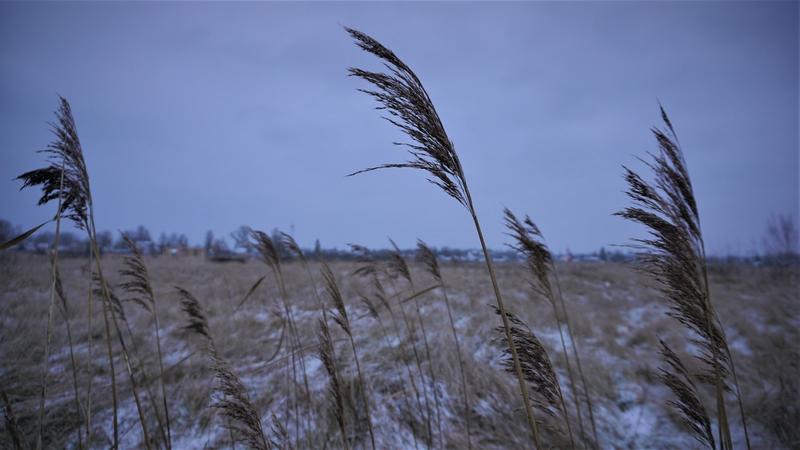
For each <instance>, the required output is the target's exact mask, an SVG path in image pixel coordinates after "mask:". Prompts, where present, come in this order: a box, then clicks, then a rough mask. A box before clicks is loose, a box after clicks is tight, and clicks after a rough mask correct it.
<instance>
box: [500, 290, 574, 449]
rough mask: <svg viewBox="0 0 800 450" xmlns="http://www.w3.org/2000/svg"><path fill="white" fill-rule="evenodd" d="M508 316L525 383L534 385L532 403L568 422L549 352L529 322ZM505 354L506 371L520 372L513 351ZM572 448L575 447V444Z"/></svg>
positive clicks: (507, 350) (504, 350)
mask: <svg viewBox="0 0 800 450" xmlns="http://www.w3.org/2000/svg"><path fill="white" fill-rule="evenodd" d="M492 308H493V309H494V312H495V313H496V314H500V309H499V308H497V307H496V306H493V307H492ZM506 317H507V318H508V322H509V323H510V324H511V336H512V338H513V339H512V342H513V343H514V348H516V351H517V355H518V356H519V361H520V365H521V366H522V373H523V375H524V376H525V381H526V382H527V383H528V385H529V386H530V390H529V395H530V397H531V401H532V402H533V403H535V404H537V405H538V406H539V408H540V409H541V410H542V411H543V412H545V413H547V415H550V416H555V415H556V413H560V414H561V415H562V417H563V418H564V419H566V416H567V407H566V404H565V402H564V395H563V394H562V393H561V385H560V384H559V382H558V376H557V375H556V371H555V370H554V369H553V364H552V362H551V361H550V356H549V355H548V354H547V350H546V349H545V348H544V345H542V342H541V341H540V340H539V338H537V337H536V335H535V334H534V333H533V332H532V331H531V329H530V328H529V327H528V326H527V325H526V324H525V322H523V321H522V320H520V319H519V318H518V317H517V316H516V315H514V314H513V313H511V312H507V313H506ZM496 331H497V333H498V334H501V335H502V334H504V333H505V330H503V329H502V328H500V327H498V328H496ZM503 344H505V342H503ZM502 354H503V356H504V359H503V365H504V366H505V369H506V371H508V372H509V373H514V372H515V371H516V369H515V368H514V364H513V361H512V360H511V358H510V355H511V348H509V347H507V346H505V345H503V351H502ZM565 422H566V420H565ZM570 438H571V437H570ZM572 447H573V448H574V447H575V445H574V442H573V445H572Z"/></svg>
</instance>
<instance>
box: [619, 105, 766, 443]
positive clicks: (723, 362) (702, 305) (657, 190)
mask: <svg viewBox="0 0 800 450" xmlns="http://www.w3.org/2000/svg"><path fill="white" fill-rule="evenodd" d="M660 112H661V118H662V120H663V121H664V124H665V125H666V129H664V130H661V129H659V128H653V129H652V132H653V134H654V135H655V138H656V140H657V142H658V146H659V151H658V153H657V154H650V156H651V161H650V162H645V164H646V165H647V167H648V168H649V169H650V170H652V171H653V175H654V181H653V182H652V183H650V182H647V181H645V180H644V179H643V178H642V177H641V176H639V175H638V174H637V173H636V172H634V171H632V170H630V169H628V168H627V167H624V166H623V168H624V170H625V180H626V181H627V183H628V191H627V194H628V196H629V197H630V198H631V200H632V203H633V206H630V207H628V208H625V209H624V210H622V211H621V212H618V213H616V214H617V215H619V216H621V217H623V218H625V219H628V220H631V221H633V222H637V223H640V224H642V225H644V226H645V227H646V228H647V229H648V230H649V232H650V236H649V238H646V239H635V240H634V242H635V243H634V244H632V245H631V246H632V247H633V248H635V249H637V251H638V252H639V259H640V262H641V265H640V267H641V270H642V271H644V272H645V273H646V274H648V275H650V276H651V277H652V278H653V279H654V280H656V281H657V282H658V285H659V289H660V291H661V292H662V293H663V295H664V296H665V297H666V299H667V302H668V304H669V307H670V312H669V315H670V316H672V317H674V318H675V319H677V320H678V321H679V322H680V323H682V324H683V325H684V326H686V327H687V328H688V329H689V330H691V332H692V333H693V334H694V335H695V336H696V338H695V339H693V341H694V342H695V343H696V344H697V345H698V346H699V351H698V352H697V353H696V354H695V357H697V358H698V359H699V360H700V361H702V363H703V364H704V366H705V368H706V369H705V373H703V374H701V375H700V379H701V380H708V381H710V382H711V383H712V384H713V386H714V389H715V393H716V404H717V428H718V442H719V445H720V446H721V448H722V449H730V448H732V446H733V443H732V439H731V433H730V427H729V424H728V416H727V411H726V407H725V392H726V389H728V387H727V382H726V378H727V376H728V374H729V372H730V373H731V374H732V375H733V381H734V386H735V388H736V394H737V400H738V403H739V412H740V414H741V419H742V426H743V428H744V433H745V439H746V442H747V447H748V448H750V438H749V435H748V432H747V420H746V416H745V414H744V407H743V405H742V398H741V392H740V390H739V383H738V380H737V378H736V369H735V367H734V364H733V360H732V358H731V353H730V349H729V348H728V344H727V341H726V338H725V333H724V330H723V328H722V325H721V323H720V321H719V317H718V316H717V313H716V311H715V310H714V307H713V304H712V303H711V292H710V289H709V283H708V270H707V266H706V256H705V244H704V241H703V234H702V231H701V227H700V215H699V213H698V208H697V201H696V199H695V196H694V190H693V187H692V182H691V179H690V178H689V172H688V170H687V168H686V162H685V160H684V157H683V151H682V149H681V146H680V143H679V141H678V138H677V135H676V134H675V130H674V129H673V127H672V123H671V122H670V120H669V117H668V116H667V113H666V112H665V111H664V109H663V108H661V107H660ZM679 412H681V413H682V414H684V413H685V411H682V410H681V411H679ZM687 420H689V421H692V420H693V419H691V418H687Z"/></svg>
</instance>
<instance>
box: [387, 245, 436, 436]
mask: <svg viewBox="0 0 800 450" xmlns="http://www.w3.org/2000/svg"><path fill="white" fill-rule="evenodd" d="M389 242H390V243H391V245H392V250H390V251H389V260H388V261H387V266H388V269H389V273H390V274H391V275H393V276H395V277H396V276H399V277H401V278H403V279H404V280H406V282H407V283H408V286H409V287H410V288H411V297H413V299H414V311H415V312H416V313H417V323H418V324H419V329H420V332H422V345H424V348H425V358H426V359H427V360H428V372H430V376H431V388H432V390H433V404H434V407H435V408H436V429H437V431H438V433H439V447H441V448H444V433H443V432H442V409H441V402H440V401H439V383H438V381H437V380H436V368H435V367H434V365H433V359H432V358H431V346H430V344H429V342H428V333H427V331H426V330H425V321H424V320H422V307H421V306H420V304H419V296H417V295H416V294H417V289H416V287H414V279H413V278H412V277H411V270H409V268H408V263H407V262H406V260H405V258H403V255H402V253H401V252H400V248H399V247H397V244H395V242H394V241H393V240H391V239H389Z"/></svg>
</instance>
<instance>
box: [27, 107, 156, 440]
mask: <svg viewBox="0 0 800 450" xmlns="http://www.w3.org/2000/svg"><path fill="white" fill-rule="evenodd" d="M56 118H57V119H58V124H54V125H53V126H52V132H53V134H54V135H55V140H54V141H53V142H52V143H50V144H49V145H48V147H47V148H46V149H45V150H42V152H43V153H45V154H47V155H48V162H49V163H50V164H49V165H48V166H46V167H44V168H41V169H35V170H31V171H29V172H25V173H23V174H22V175H20V176H19V177H17V179H19V180H21V181H22V183H23V184H22V188H23V189H24V188H27V187H33V186H41V189H42V196H41V198H40V199H39V202H38V203H39V204H40V205H41V204H45V203H48V202H50V201H51V200H56V199H60V207H59V212H60V214H59V217H64V218H67V219H70V220H71V221H72V222H74V224H75V225H76V226H77V227H78V228H79V229H82V230H84V231H86V233H87V237H88V239H89V245H90V256H91V258H90V259H91V260H93V261H94V266H95V267H94V270H95V271H96V273H97V276H98V278H99V280H100V283H99V284H100V290H101V293H102V296H103V316H104V321H105V325H106V327H105V331H106V333H105V337H106V348H107V351H108V358H109V366H111V373H110V375H111V393H112V404H113V410H114V417H113V425H114V440H113V444H114V447H118V446H119V417H118V407H117V406H118V401H117V383H116V375H115V372H114V369H113V365H114V356H113V349H112V344H111V342H112V330H111V326H110V324H109V321H108V311H109V305H110V302H111V299H110V296H109V292H108V289H107V288H108V286H107V283H106V282H105V277H104V276H103V269H102V266H101V264H100V252H99V249H98V245H97V228H96V227H95V222H94V204H93V202H92V194H91V189H90V185H89V172H88V170H87V169H86V163H85V161H84V158H83V149H82V148H81V143H80V139H79V138H78V131H77V127H76V125H75V120H74V118H73V116H72V108H71V107H70V105H69V102H67V100H66V99H65V98H63V97H59V108H58V110H57V111H56ZM40 226H41V225H40ZM35 229H36V228H34V231H35ZM29 232H30V230H29ZM26 233H27V232H26ZM23 235H24V234H23ZM90 300H91V296H90ZM89 308H90V316H91V313H92V311H91V301H90V306H89ZM112 321H113V322H114V325H115V330H116V332H117V333H116V334H117V335H118V337H119V340H120V345H121V349H122V354H123V358H124V359H125V361H126V365H127V367H128V369H129V374H130V375H131V385H132V390H133V394H134V398H137V397H138V392H137V385H136V382H135V379H134V377H133V375H132V371H131V370H130V365H129V364H128V356H127V350H126V347H125V345H124V341H123V339H122V334H121V333H120V331H119V328H118V327H116V317H115V316H114V315H113V314H112ZM90 323H91V321H90ZM90 326H91V325H90ZM88 334H89V346H90V347H91V339H92V330H91V329H90V330H89V333H88ZM89 364H91V361H89ZM91 379H92V374H91V373H90V374H89V380H90V381H89V388H88V389H87V397H88V398H87V427H86V429H87V444H86V445H87V447H90V446H91V441H90V440H91V434H92V433H91V426H90V423H91V408H90V404H91ZM137 406H139V405H138V399H137ZM140 418H142V414H141V411H140ZM141 425H142V431H143V434H144V436H145V445H149V443H148V439H147V431H146V424H145V421H144V420H143V418H142V420H141ZM37 441H39V442H40V440H39V439H37Z"/></svg>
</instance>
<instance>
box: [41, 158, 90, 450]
mask: <svg viewBox="0 0 800 450" xmlns="http://www.w3.org/2000/svg"><path fill="white" fill-rule="evenodd" d="M64 165H65V160H64V157H63V156H62V158H61V175H60V176H59V180H60V181H59V186H58V209H57V211H58V212H57V213H56V234H55V237H54V239H53V250H52V259H51V262H50V265H51V270H52V275H51V277H52V281H51V284H50V306H49V307H48V309H47V327H46V328H45V339H44V362H43V364H42V389H41V391H40V395H39V426H38V429H37V431H36V448H37V450H38V449H41V448H42V431H43V429H44V401H45V398H46V397H47V374H48V372H49V371H50V340H51V339H52V328H53V309H54V308H55V304H56V284H57V283H58V246H59V237H60V236H61V212H62V210H61V205H62V202H63V194H62V193H63V191H64ZM80 435H81V432H80V428H78V440H79V441H80V440H81V439H80ZM81 445H82V444H81Z"/></svg>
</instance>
